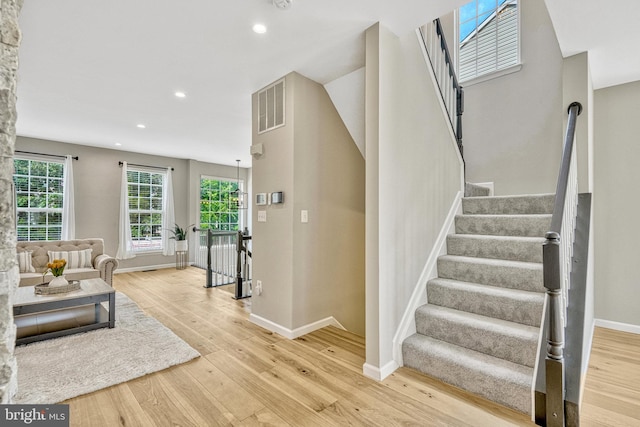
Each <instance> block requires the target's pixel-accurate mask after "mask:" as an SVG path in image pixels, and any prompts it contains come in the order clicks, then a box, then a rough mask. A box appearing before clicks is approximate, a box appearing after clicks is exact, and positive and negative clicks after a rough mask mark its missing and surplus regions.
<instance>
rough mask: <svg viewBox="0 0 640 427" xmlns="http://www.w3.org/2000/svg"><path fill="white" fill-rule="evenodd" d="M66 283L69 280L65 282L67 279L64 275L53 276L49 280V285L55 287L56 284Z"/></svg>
mask: <svg viewBox="0 0 640 427" xmlns="http://www.w3.org/2000/svg"><path fill="white" fill-rule="evenodd" d="M68 284H69V282H67V279H65V278H64V276H55V277H54V278H53V279H51V281H50V282H49V287H50V288H56V287H58V286H66V285H68Z"/></svg>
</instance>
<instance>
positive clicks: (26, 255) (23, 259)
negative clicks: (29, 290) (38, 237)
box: [18, 251, 36, 273]
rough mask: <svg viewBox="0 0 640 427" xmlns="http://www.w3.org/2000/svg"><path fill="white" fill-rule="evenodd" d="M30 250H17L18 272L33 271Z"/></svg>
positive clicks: (34, 270)
mask: <svg viewBox="0 0 640 427" xmlns="http://www.w3.org/2000/svg"><path fill="white" fill-rule="evenodd" d="M31 254H32V252H31V251H24V252H18V266H19V268H20V273H35V272H36V269H35V268H33V265H32V264H31Z"/></svg>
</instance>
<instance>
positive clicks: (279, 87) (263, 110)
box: [258, 79, 284, 133]
mask: <svg viewBox="0 0 640 427" xmlns="http://www.w3.org/2000/svg"><path fill="white" fill-rule="evenodd" d="M280 126H284V79H282V80H279V81H277V82H275V83H274V84H272V85H271V86H268V87H266V88H264V89H262V90H261V91H260V92H258V133H263V132H267V131H270V130H272V129H276V128H279V127H280Z"/></svg>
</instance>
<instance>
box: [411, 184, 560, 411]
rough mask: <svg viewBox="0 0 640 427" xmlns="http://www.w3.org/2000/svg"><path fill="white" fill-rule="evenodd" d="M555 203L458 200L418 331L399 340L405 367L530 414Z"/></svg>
mask: <svg viewBox="0 0 640 427" xmlns="http://www.w3.org/2000/svg"><path fill="white" fill-rule="evenodd" d="M477 191H479V190H477V189H474V192H477ZM472 194H474V193H472ZM553 203H554V195H552V194H544V195H531V196H500V197H488V196H481V197H466V198H464V199H463V200H462V209H463V214H462V215H459V216H457V217H456V221H455V229H456V234H453V235H450V236H448V238H447V255H444V256H442V257H440V258H439V259H438V278H436V279H432V280H430V281H429V282H428V283H427V301H428V303H427V304H425V305H424V306H422V307H419V308H418V309H417V310H416V314H415V316H416V329H417V333H416V334H414V335H412V336H410V337H408V338H407V339H406V340H405V341H404V342H403V345H402V354H403V359H404V365H405V366H407V367H410V368H413V369H416V370H418V371H421V372H423V373H425V374H427V375H430V376H432V377H435V378H439V379H441V380H443V381H445V382H447V383H450V384H452V385H454V386H457V387H460V388H463V389H466V390H468V391H470V392H472V393H476V394H479V395H481V396H483V397H485V398H487V399H490V400H493V401H495V402H498V403H500V404H503V405H506V406H509V407H511V408H514V409H517V410H519V411H522V412H525V413H531V384H532V381H533V367H534V365H535V358H536V354H537V347H538V337H539V327H540V324H541V320H542V307H543V304H544V291H545V289H544V286H543V283H542V243H543V242H544V234H545V232H546V231H548V229H549V226H550V223H551V213H552V212H553Z"/></svg>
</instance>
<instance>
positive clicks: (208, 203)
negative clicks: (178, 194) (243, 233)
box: [200, 177, 242, 231]
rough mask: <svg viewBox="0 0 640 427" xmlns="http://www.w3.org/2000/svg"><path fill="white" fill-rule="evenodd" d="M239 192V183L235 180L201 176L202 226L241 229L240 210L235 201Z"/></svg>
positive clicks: (230, 229)
mask: <svg viewBox="0 0 640 427" xmlns="http://www.w3.org/2000/svg"><path fill="white" fill-rule="evenodd" d="M240 184H242V183H240ZM240 191H242V186H240ZM237 192H238V183H237V182H235V181H226V180H222V179H217V178H210V177H202V178H200V228H203V229H206V228H210V229H211V230H220V231H238V230H240V225H241V224H240V221H241V218H240V211H239V210H238V204H237V203H236V202H235V201H236V197H237V196H236V195H237Z"/></svg>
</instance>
